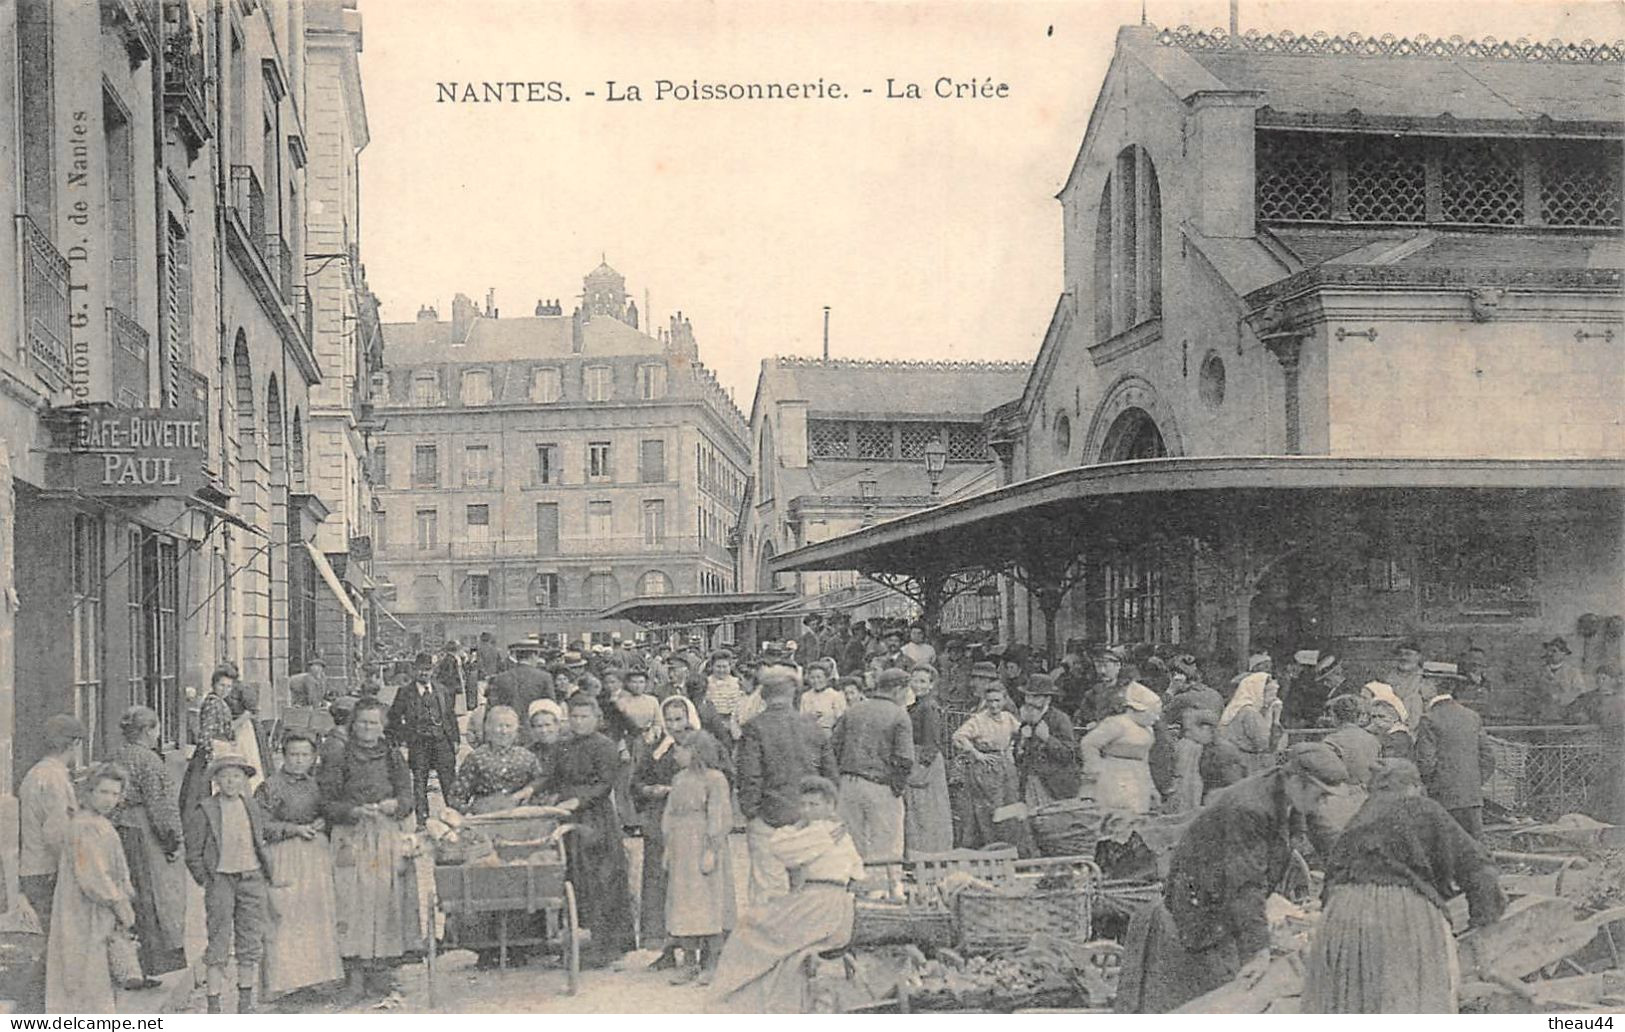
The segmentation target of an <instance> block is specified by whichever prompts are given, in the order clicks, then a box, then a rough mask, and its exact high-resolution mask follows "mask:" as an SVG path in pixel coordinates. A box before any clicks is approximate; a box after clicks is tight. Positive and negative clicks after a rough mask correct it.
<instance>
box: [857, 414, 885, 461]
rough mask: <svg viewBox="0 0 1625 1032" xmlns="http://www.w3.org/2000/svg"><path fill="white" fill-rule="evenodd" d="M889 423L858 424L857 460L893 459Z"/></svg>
mask: <svg viewBox="0 0 1625 1032" xmlns="http://www.w3.org/2000/svg"><path fill="white" fill-rule="evenodd" d="M891 428H892V425H891V424H890V423H859V424H858V458H860V459H890V458H893V457H894V443H893V441H892V429H891Z"/></svg>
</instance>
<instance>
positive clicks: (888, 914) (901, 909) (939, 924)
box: [852, 900, 954, 948]
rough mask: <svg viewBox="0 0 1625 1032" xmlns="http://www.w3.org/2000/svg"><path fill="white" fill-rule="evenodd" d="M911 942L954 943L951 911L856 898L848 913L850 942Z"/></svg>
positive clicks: (861, 944)
mask: <svg viewBox="0 0 1625 1032" xmlns="http://www.w3.org/2000/svg"><path fill="white" fill-rule="evenodd" d="M887 943H913V944H914V945H915V946H919V947H921V948H925V947H941V946H952V945H953V944H954V915H953V912H952V911H949V910H942V909H938V908H928V907H923V906H917V905H915V904H912V903H881V902H876V901H873V900H858V902H857V906H856V907H855V908H854V912H853V915H852V945H854V946H882V945H885V944H887Z"/></svg>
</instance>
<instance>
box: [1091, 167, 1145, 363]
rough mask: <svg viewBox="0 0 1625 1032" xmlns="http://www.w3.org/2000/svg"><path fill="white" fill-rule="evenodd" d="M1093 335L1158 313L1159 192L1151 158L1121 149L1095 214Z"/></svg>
mask: <svg viewBox="0 0 1625 1032" xmlns="http://www.w3.org/2000/svg"><path fill="white" fill-rule="evenodd" d="M1094 280H1095V334H1096V336H1097V337H1100V338H1102V339H1104V338H1106V337H1110V336H1112V335H1114V334H1118V333H1122V332H1123V331H1125V330H1129V329H1132V328H1133V327H1135V326H1138V325H1139V324H1141V323H1143V322H1147V321H1149V320H1151V319H1158V318H1161V316H1162V191H1161V190H1160V188H1159V187H1158V184H1157V170H1156V169H1155V168H1154V167H1153V166H1152V164H1151V156H1150V155H1149V154H1147V153H1146V152H1145V150H1144V149H1143V148H1141V147H1133V146H1131V147H1125V148H1124V149H1123V150H1122V151H1121V152H1120V153H1119V154H1118V155H1117V161H1116V162H1115V164H1114V165H1113V168H1112V172H1111V174H1110V175H1109V176H1107V178H1106V186H1105V188H1104V189H1103V190H1102V191H1101V195H1100V208H1099V210H1098V211H1097V213H1096V216H1095V277H1094Z"/></svg>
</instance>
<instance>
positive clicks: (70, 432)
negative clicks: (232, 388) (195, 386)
mask: <svg viewBox="0 0 1625 1032" xmlns="http://www.w3.org/2000/svg"><path fill="white" fill-rule="evenodd" d="M206 426H207V424H206V423H205V421H204V419H203V416H202V415H201V414H200V413H199V412H198V411H197V410H196V409H194V408H183V407H175V408H117V407H114V406H110V405H87V406H84V407H82V408H79V409H77V410H75V411H74V412H73V413H72V415H71V417H70V419H69V420H68V422H67V425H66V426H64V427H63V430H64V431H65V432H64V433H63V434H62V437H61V438H59V440H61V439H62V438H66V443H67V453H66V455H61V456H60V458H63V459H66V460H67V466H68V470H67V471H66V472H67V474H68V475H67V476H66V477H62V478H61V479H71V483H72V487H73V489H74V490H76V491H79V492H81V493H83V494H87V495H137V496H144V497H176V496H181V495H189V494H192V493H193V492H195V491H197V490H198V489H199V488H201V487H203V486H204V484H205V478H204V473H203V461H204V453H205V451H206V450H207V448H208V435H207V433H206V432H205V427H206ZM59 468H60V466H59Z"/></svg>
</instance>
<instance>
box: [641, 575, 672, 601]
mask: <svg viewBox="0 0 1625 1032" xmlns="http://www.w3.org/2000/svg"><path fill="white" fill-rule="evenodd" d="M638 594H639V595H669V594H671V578H670V577H667V576H666V575H665V574H664V573H661V572H660V571H659V570H650V571H649V572H648V573H646V574H644V575H643V576H642V577H641V578H639V579H638Z"/></svg>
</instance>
